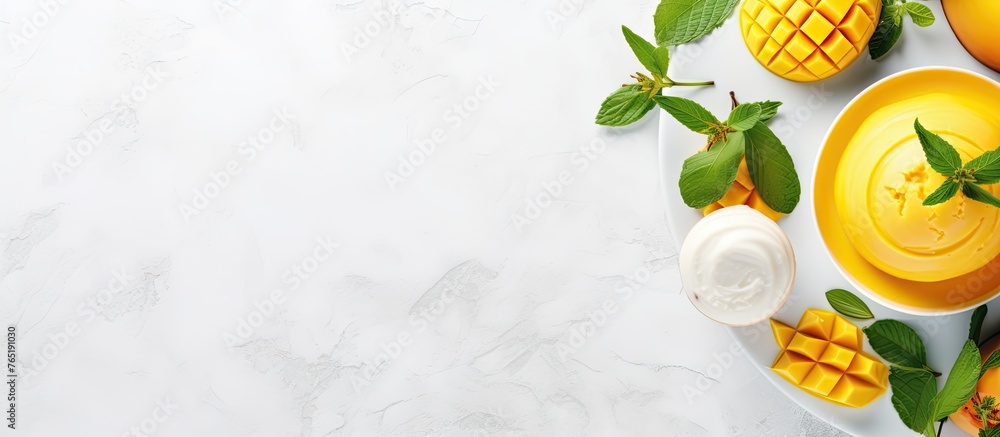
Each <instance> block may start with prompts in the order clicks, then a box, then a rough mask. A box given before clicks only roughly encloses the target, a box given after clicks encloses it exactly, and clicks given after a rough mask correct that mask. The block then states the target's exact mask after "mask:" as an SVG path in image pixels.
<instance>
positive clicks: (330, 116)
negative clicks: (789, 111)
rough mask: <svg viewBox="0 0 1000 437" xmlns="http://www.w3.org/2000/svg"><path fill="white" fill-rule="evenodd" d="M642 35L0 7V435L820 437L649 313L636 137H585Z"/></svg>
mask: <svg viewBox="0 0 1000 437" xmlns="http://www.w3.org/2000/svg"><path fill="white" fill-rule="evenodd" d="M655 6H656V2H655V1H637V0H627V1H614V0H540V1H532V2H501V1H463V2H458V1H436V0H428V1H419V2H414V1H401V2H399V3H395V2H392V1H373V0H357V1H351V0H339V1H301V2H275V1H270V2H269V1H264V0H242V1H240V0H228V1H227V0H204V1H150V2H136V1H110V0H94V1H88V2H77V1H71V0H60V1H56V0H41V1H38V2H6V3H5V4H4V5H3V8H2V17H0V20H2V21H0V32H2V33H3V34H4V35H5V36H6V37H5V38H3V40H2V41H0V52H2V54H3V55H2V56H0V63H2V67H3V68H2V69H0V150H2V152H0V184H2V185H0V186H2V187H4V188H3V189H2V190H0V205H3V206H2V207H0V252H2V255H0V317H2V318H3V319H4V321H5V322H6V323H7V324H12V325H16V326H17V329H18V335H19V337H18V357H19V359H20V360H21V364H22V368H21V369H20V380H19V385H18V399H17V419H18V421H17V427H18V429H17V431H16V432H13V431H11V430H9V429H6V428H4V430H3V431H2V432H0V435H22V436H56V435H87V436H97V435H116V436H117V435H140V434H133V430H138V432H139V433H142V434H146V435H158V436H159V435H164V436H166V435H177V436H196V435H197V436H201V435H204V436H328V435H329V436H339V435H414V436H416V435H420V436H425V435H449V436H450V435H456V436H457V435H463V436H464V435H657V436H662V435H677V436H701V435H711V436H724V435H725V436H728V435H748V436H749V435H775V436H778V435H781V436H784V435H804V436H817V435H835V434H837V433H838V432H837V431H836V430H835V429H834V428H832V427H830V426H829V425H826V424H824V423H822V422H820V421H818V420H817V419H815V418H814V417H812V416H811V415H809V414H808V413H805V412H804V411H803V410H802V409H800V408H798V407H797V406H796V405H794V404H793V403H792V402H791V401H789V400H788V399H786V398H785V397H784V396H782V395H781V394H780V393H779V392H778V391H777V390H776V389H775V388H774V387H772V386H771V385H770V384H769V383H768V382H767V381H766V380H765V379H764V378H761V377H760V376H759V374H758V372H757V370H755V369H754V368H753V367H752V366H751V365H750V363H749V362H748V361H747V360H746V359H745V358H744V357H742V356H739V355H738V354H737V355H735V356H734V355H733V354H732V353H731V352H730V348H731V346H732V341H731V340H730V338H729V336H728V333H727V332H726V331H725V330H724V329H723V328H722V327H720V326H717V325H715V324H713V323H711V322H709V321H707V320H706V319H704V318H702V317H701V316H700V315H699V314H697V312H696V311H695V310H694V309H692V307H691V306H690V305H689V304H688V302H687V301H686V299H685V298H684V297H683V296H682V295H681V294H680V284H679V280H678V274H677V271H676V253H677V248H676V247H675V246H674V244H673V242H672V237H671V236H670V235H669V232H668V230H667V226H666V221H665V217H664V207H663V201H662V196H661V191H660V188H659V187H658V183H657V181H658V174H657V172H658V169H657V167H658V165H657V141H656V125H655V124H656V119H655V117H647V118H646V119H645V120H644V121H642V122H641V123H639V124H638V125H636V126H634V127H631V128H627V129H621V130H619V131H609V130H606V129H602V128H599V127H597V126H595V125H594V124H593V116H594V114H595V112H596V109H597V106H598V103H599V102H600V101H601V100H602V99H603V97H604V96H605V95H606V94H608V93H609V92H610V91H612V90H613V89H614V88H615V87H616V86H617V85H618V84H620V83H622V82H623V81H626V80H628V75H629V74H630V73H631V72H632V71H634V70H636V69H637V68H638V67H639V65H638V63H637V62H635V61H634V60H633V58H632V55H631V54H630V53H629V51H628V48H627V46H626V45H625V43H624V41H623V40H622V38H621V36H620V31H619V27H620V25H621V24H627V25H629V26H630V27H632V28H633V29H635V30H637V31H639V32H642V33H644V34H646V35H649V34H650V33H651V32H652V20H651V15H652V12H653V9H654V8H655ZM25 20H27V21H25ZM31 20H35V23H37V24H39V25H38V26H34V25H31V24H25V23H26V22H27V23H30V22H31ZM727 25H730V26H732V25H735V22H733V21H730V22H729V23H727ZM36 27H37V28H36ZM366 32H367V33H368V35H365V33H366ZM762 71H763V70H762ZM680 73H683V71H680ZM462 105H464V106H465V107H466V109H456V107H457V106H458V107H461V106H462ZM250 137H259V140H252V141H250V140H248V138H250ZM595 140H596V141H595ZM419 144H423V149H421V146H419ZM605 144H606V146H605ZM255 145H256V146H257V147H255ZM425 152H427V153H425ZM401 166H402V167H401ZM410 166H412V170H411V169H410V168H408V167H410ZM401 169H402V170H403V171H402V174H399V173H400V170H401ZM388 174H396V176H389V177H387V175H388ZM560 178H561V182H560ZM546 190H548V192H549V193H551V194H545V193H546ZM539 196H541V197H542V198H543V199H542V201H541V204H538V202H537V201H535V200H531V199H538V198H539ZM546 196H548V197H551V198H552V200H551V202H547V201H546V199H544V198H545V197H546ZM518 217H524V218H525V219H524V220H520V219H518ZM334 246H335V248H333V247H334ZM330 248H332V249H331V250H328V249H330ZM275 290H277V291H275ZM272 297H275V298H276V299H272ZM400 340H402V343H400ZM390 355H391V356H390ZM386 356H388V357H389V359H388V360H384V359H381V358H385V357H386Z"/></svg>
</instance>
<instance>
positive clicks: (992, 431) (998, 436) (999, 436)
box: [979, 426, 1000, 437]
mask: <svg viewBox="0 0 1000 437" xmlns="http://www.w3.org/2000/svg"><path fill="white" fill-rule="evenodd" d="M979 437H1000V426H994V427H991V428H986V429H980V430H979Z"/></svg>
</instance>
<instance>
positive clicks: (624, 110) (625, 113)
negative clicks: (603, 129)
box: [596, 85, 655, 126]
mask: <svg viewBox="0 0 1000 437" xmlns="http://www.w3.org/2000/svg"><path fill="white" fill-rule="evenodd" d="M653 106H655V105H654V104H653V101H652V100H650V99H649V93H648V92H646V91H643V90H642V88H641V87H640V86H639V85H629V86H623V87H621V88H618V89H617V90H615V92H613V93H611V95H610V96H608V98H606V99H604V103H601V109H600V110H599V111H597V118H596V121H597V124H600V125H603V126H625V125H629V124H632V123H635V122H636V121H639V119H640V118H642V116H643V115H646V113H647V112H649V110H651V109H653Z"/></svg>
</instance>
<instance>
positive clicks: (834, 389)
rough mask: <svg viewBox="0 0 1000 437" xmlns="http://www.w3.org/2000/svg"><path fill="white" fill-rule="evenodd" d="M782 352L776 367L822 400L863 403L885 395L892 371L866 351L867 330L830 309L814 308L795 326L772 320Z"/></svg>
mask: <svg viewBox="0 0 1000 437" xmlns="http://www.w3.org/2000/svg"><path fill="white" fill-rule="evenodd" d="M771 330H772V332H773V333H774V338H775V341H776V342H777V343H778V347H779V348H781V352H779V353H778V356H777V358H775V360H774V364H772V365H771V370H773V371H774V372H775V373H777V374H778V375H780V376H781V377H782V378H784V379H785V380H787V381H788V382H790V383H792V384H794V385H795V386H797V387H799V388H800V389H802V390H804V391H806V392H808V393H811V394H813V395H815V396H817V397H819V398H822V399H826V400H828V401H831V402H834V403H837V404H840V405H844V406H848V407H856V408H857V407H863V406H865V405H868V404H869V403H871V401H873V400H875V398H877V397H879V396H881V395H882V393H885V389H886V387H887V385H888V380H889V369H888V368H887V367H886V366H885V364H883V363H882V362H881V361H879V360H878V359H877V358H875V357H873V356H871V355H868V354H866V353H865V352H864V350H862V344H863V343H862V341H861V339H862V337H861V336H862V333H861V330H860V329H859V328H858V327H857V326H855V325H854V324H853V323H851V322H849V321H847V319H844V318H843V317H841V316H839V315H837V314H834V313H832V312H829V311H822V310H816V309H809V310H806V312H805V313H804V314H803V315H802V319H801V320H799V324H798V325H797V326H796V327H795V328H792V327H791V326H788V325H786V324H784V323H781V322H779V321H777V320H774V319H771Z"/></svg>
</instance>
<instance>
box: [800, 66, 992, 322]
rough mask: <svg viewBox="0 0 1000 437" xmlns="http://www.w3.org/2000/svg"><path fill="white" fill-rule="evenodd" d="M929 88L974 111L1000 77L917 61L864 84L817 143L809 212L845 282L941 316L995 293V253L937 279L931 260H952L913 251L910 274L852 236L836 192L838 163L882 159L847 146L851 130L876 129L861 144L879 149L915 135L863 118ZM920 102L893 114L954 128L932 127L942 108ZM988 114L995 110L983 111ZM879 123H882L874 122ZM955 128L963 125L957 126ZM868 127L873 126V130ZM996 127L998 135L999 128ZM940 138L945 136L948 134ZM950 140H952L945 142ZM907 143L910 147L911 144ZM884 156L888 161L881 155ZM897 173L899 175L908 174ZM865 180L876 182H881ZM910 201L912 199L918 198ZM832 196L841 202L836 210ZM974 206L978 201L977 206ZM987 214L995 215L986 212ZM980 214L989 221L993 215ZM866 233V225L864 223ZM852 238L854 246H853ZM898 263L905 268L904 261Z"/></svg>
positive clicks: (988, 104)
mask: <svg viewBox="0 0 1000 437" xmlns="http://www.w3.org/2000/svg"><path fill="white" fill-rule="evenodd" d="M934 94H943V95H947V96H950V97H952V98H953V99H954V100H955V101H958V102H963V103H965V104H967V106H970V107H972V108H973V110H983V109H982V108H1000V84H997V83H996V82H994V81H993V80H991V79H989V78H987V77H985V76H981V75H979V74H976V73H972V72H969V71H966V70H960V69H954V68H945V67H928V68H917V69H912V70H907V71H904V72H901V73H897V74H895V75H892V76H889V77H887V78H885V79H883V80H881V81H879V82H877V83H875V84H874V85H872V86H870V87H868V88H867V89H866V90H865V91H863V92H862V93H861V94H859V95H858V96H857V97H855V98H854V100H852V101H851V102H850V103H849V104H848V105H847V107H846V108H844V110H843V111H842V112H841V113H840V115H839V116H838V117H837V119H836V121H834V124H833V126H832V127H831V128H830V131H829V132H828V133H827V135H826V138H825V139H824V141H823V146H822V148H821V149H820V153H819V156H818V158H817V161H816V171H815V172H814V175H813V177H814V180H813V196H812V201H813V212H814V213H815V217H814V218H815V219H816V225H817V227H818V228H819V232H820V235H821V236H822V238H823V242H824V243H825V244H826V248H827V251H828V253H829V254H830V256H831V258H832V259H833V261H834V264H836V265H837V268H838V269H839V270H840V271H841V273H842V274H843V275H844V276H845V277H846V278H847V280H848V281H850V282H851V284H853V285H854V286H855V287H857V288H858V289H859V290H861V291H862V292H863V293H865V294H866V295H867V296H869V297H870V298H872V299H873V300H875V301H877V302H879V303H881V304H883V305H885V306H887V307H889V308H893V309H896V310H899V311H903V312H907V313H910V314H918V315H932V314H933V315H941V314H948V313H954V312H959V311H964V310H966V309H969V308H972V307H975V306H976V305H979V304H981V303H983V302H985V301H987V300H990V299H992V298H993V297H995V296H996V295H997V294H998V293H1000V256H998V257H995V258H992V260H988V258H987V260H988V261H987V262H986V264H985V265H982V266H981V267H978V268H973V269H971V271H969V270H970V269H965V271H964V272H963V271H961V269H954V268H953V269H951V270H952V271H953V272H955V273H954V275H951V274H949V273H948V272H947V271H941V272H938V273H937V276H939V277H948V276H953V277H948V278H947V279H940V280H936V279H937V278H934V275H930V276H928V275H927V274H926V271H927V270H928V268H929V267H939V266H935V263H936V262H942V263H943V262H956V261H954V260H953V259H947V258H940V259H939V260H937V261H935V260H930V259H920V256H919V255H917V257H916V258H914V260H915V262H914V266H915V267H914V273H913V274H910V275H908V274H907V272H905V271H901V269H899V267H900V266H905V264H900V263H899V261H898V260H895V261H894V260H891V259H888V258H885V259H883V258H882V257H881V256H880V255H879V254H878V253H877V252H875V253H874V255H873V252H872V247H862V244H860V243H858V242H859V241H861V240H859V238H858V235H856V233H857V232H858V227H859V226H858V224H857V223H854V222H852V223H845V222H844V220H851V219H852V217H854V216H852V215H850V214H844V212H843V210H844V205H845V200H844V198H843V197H844V196H843V195H842V194H843V193H844V190H845V189H844V184H843V178H844V174H845V172H844V169H852V168H855V167H859V166H860V167H864V166H875V167H876V168H877V167H878V165H881V164H874V163H873V162H871V160H874V159H879V158H878V157H879V156H882V155H879V154H877V153H876V154H872V156H871V157H868V158H859V155H858V153H857V151H856V149H857V147H854V148H849V147H848V146H849V145H850V144H851V142H852V141H855V142H856V139H855V136H856V135H859V134H860V135H866V133H865V132H868V134H870V135H876V136H879V135H881V137H880V138H878V139H877V140H875V141H866V142H865V144H867V145H869V147H883V148H884V147H894V145H896V144H903V143H907V142H912V140H913V138H912V137H913V136H915V134H914V133H913V131H912V129H910V130H907V129H895V128H891V125H890V124H889V122H885V124H884V126H888V127H886V128H880V129H871V127H870V126H867V127H866V126H865V122H866V121H867V120H869V119H870V118H871V119H877V118H879V117H884V114H881V115H880V114H879V113H878V111H879V110H881V109H883V108H899V106H900V103H901V102H907V101H915V102H920V101H921V99H922V98H925V97H926V96H928V95H934ZM924 103H926V102H924ZM904 106H905V104H904ZM922 107H923V108H925V109H920V108H917V109H914V108H908V109H906V110H900V112H899V113H900V114H904V113H905V116H906V117H908V118H909V117H911V116H912V117H921V123H922V124H924V126H925V127H928V128H930V129H932V130H942V129H943V130H947V128H949V127H952V126H940V125H939V126H940V129H935V124H934V123H935V122H934V119H935V118H937V119H939V120H941V117H940V115H941V114H940V109H941V108H940V107H939V106H937V105H933V104H932V105H923V106H922ZM998 116H1000V115H998ZM989 117H993V116H992V115H989ZM911 122H912V121H911ZM944 122H945V123H946V124H950V123H951V122H949V121H947V120H945V121H944ZM879 126H880V127H881V126H883V125H881V124H880V125H879ZM956 129H958V130H961V129H960V128H956ZM871 132H875V133H874V134H871ZM995 134H996V135H1000V133H995ZM887 135H889V136H892V135H896V136H898V138H885V136H887ZM982 135H983V136H982V137H983V138H990V139H989V140H981V141H992V138H993V136H992V135H993V134H982ZM945 137H946V138H947V137H948V136H947V134H946V135H945ZM954 140H955V139H951V140H950V141H954ZM953 144H954V143H953ZM997 146H1000V144H982V145H978V147H979V148H989V149H992V148H995V147H997ZM909 147H912V145H910V146H909ZM959 148H961V146H959ZM851 149H854V150H851ZM968 153H972V154H977V153H978V152H976V151H972V150H971V149H970V151H969V152H968ZM885 155H886V156H889V155H890V154H889V153H886V154H885ZM845 158H846V159H852V160H853V161H852V162H850V163H848V162H846V160H845V162H841V161H842V159H845ZM859 159H865V160H866V162H858V160H859ZM968 159H970V156H963V160H968ZM887 161H891V160H888V159H887ZM917 163H918V162H917V161H914V164H917ZM931 171H932V170H931ZM838 172H840V173H841V178H842V181H841V183H840V184H838V182H837V177H838ZM862 173H863V172H862ZM851 176H852V178H864V177H866V176H865V175H864V174H861V173H858V172H854V174H852V175H851ZM901 177H902V178H904V179H905V177H906V176H901ZM874 179H878V178H874ZM868 184H869V186H868V188H864V187H862V188H860V189H861V190H865V189H868V190H869V191H868V192H874V191H877V190H878V189H879V187H881V186H882V185H883V183H882V181H881V180H879V181H874V180H872V181H870V182H868ZM871 184H876V185H878V186H879V187H876V186H875V185H871ZM883 188H884V187H883ZM896 188H898V187H896ZM996 188H997V187H993V188H992V189H993V191H994V192H995V193H997V192H1000V191H998V190H997V189H996ZM857 190H858V188H855V189H854V191H853V192H858V191H857ZM835 193H839V194H841V196H839V197H840V199H838V196H837V195H835ZM911 197H912V196H911ZM910 200H913V201H915V200H917V199H910ZM838 201H839V202H840V208H839V209H838ZM864 202H871V199H865V200H864V201H863V202H861V203H862V204H863V203H864ZM847 203H851V202H847ZM853 203H858V202H853ZM975 206H976V208H979V205H975ZM912 207H913V205H910V206H907V208H912ZM921 207H922V206H921ZM890 212H891V210H890ZM983 212H984V214H992V211H991V210H984V211H983ZM869 214H871V215H872V216H873V217H876V218H875V219H872V221H879V220H882V219H880V218H878V217H880V216H885V217H889V216H890V215H891V214H888V213H886V211H870V212H869ZM989 217H993V216H992V215H990V216H989ZM885 220H887V221H886V223H891V222H892V221H891V220H890V219H888V218H886V219H885ZM984 220H985V221H989V220H992V218H986V219H984ZM906 224H912V223H906ZM894 225H896V226H898V225H899V224H898V223H894ZM987 225H990V226H992V224H990V223H987ZM874 228H875V230H876V231H877V232H880V233H881V234H882V235H883V236H887V237H888V238H890V239H892V238H894V237H895V236H893V235H891V233H887V232H886V230H885V229H879V226H878V224H877V223H876V226H874ZM865 232H869V231H868V230H865ZM848 233H851V235H848ZM900 235H902V234H900ZM977 238H991V239H993V238H1000V235H997V234H993V233H986V234H982V235H978V236H977ZM852 242H853V243H858V245H857V246H856V245H855V244H852ZM988 250H992V249H988ZM959 254H966V252H965V251H961V252H958V251H957V252H956V255H959ZM960 258H961V256H956V257H955V258H954V259H960ZM872 261H874V262H872ZM917 261H919V262H924V263H926V264H927V265H924V266H922V267H919V265H920V263H919V262H917ZM893 262H895V265H896V267H897V269H895V270H894V269H892V268H887V265H886V264H892V263H893ZM962 262H966V261H962ZM902 270H905V267H904V268H903V269H902ZM946 270H947V269H946Z"/></svg>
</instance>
